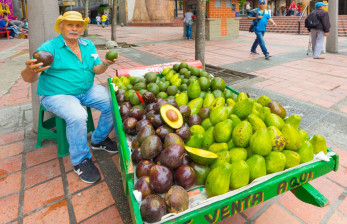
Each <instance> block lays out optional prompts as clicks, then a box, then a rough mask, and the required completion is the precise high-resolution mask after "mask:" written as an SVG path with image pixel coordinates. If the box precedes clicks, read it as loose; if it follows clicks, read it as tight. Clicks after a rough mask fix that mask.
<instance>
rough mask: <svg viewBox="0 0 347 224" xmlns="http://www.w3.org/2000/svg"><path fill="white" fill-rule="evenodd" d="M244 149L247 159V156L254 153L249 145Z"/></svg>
mask: <svg viewBox="0 0 347 224" xmlns="http://www.w3.org/2000/svg"><path fill="white" fill-rule="evenodd" d="M246 150H247V159H248V158H249V157H252V156H253V155H254V153H253V151H252V148H251V146H248V147H247V148H246Z"/></svg>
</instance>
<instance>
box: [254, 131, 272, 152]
mask: <svg viewBox="0 0 347 224" xmlns="http://www.w3.org/2000/svg"><path fill="white" fill-rule="evenodd" d="M250 146H251V148H252V151H253V153H254V154H258V155H261V156H266V155H268V154H269V153H270V152H271V150H272V141H271V136H270V132H269V130H268V129H267V128H261V129H259V130H258V131H256V132H255V133H254V134H253V135H252V137H251V139H250Z"/></svg>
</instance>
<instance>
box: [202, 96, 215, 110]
mask: <svg viewBox="0 0 347 224" xmlns="http://www.w3.org/2000/svg"><path fill="white" fill-rule="evenodd" d="M214 100H215V98H214V95H213V93H206V95H205V98H204V102H203V106H202V107H210V106H211V105H212V103H213V101H214Z"/></svg>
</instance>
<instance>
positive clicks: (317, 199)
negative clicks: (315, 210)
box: [292, 183, 329, 207]
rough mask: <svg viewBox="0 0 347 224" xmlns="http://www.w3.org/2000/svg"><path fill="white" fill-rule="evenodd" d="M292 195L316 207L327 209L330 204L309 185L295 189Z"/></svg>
mask: <svg viewBox="0 0 347 224" xmlns="http://www.w3.org/2000/svg"><path fill="white" fill-rule="evenodd" d="M292 193H293V194H294V195H295V197H297V198H298V199H300V200H301V201H303V202H306V203H308V204H311V205H314V206H318V207H325V206H327V205H328V204H329V200H328V199H327V198H325V197H324V195H322V194H321V193H320V192H319V191H318V190H317V189H316V188H314V187H313V186H312V185H311V184H309V183H306V184H303V185H301V186H300V187H297V188H295V189H293V190H292Z"/></svg>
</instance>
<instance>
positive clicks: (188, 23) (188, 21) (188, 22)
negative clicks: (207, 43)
mask: <svg viewBox="0 0 347 224" xmlns="http://www.w3.org/2000/svg"><path fill="white" fill-rule="evenodd" d="M194 17H195V15H194V14H193V12H192V9H188V12H186V13H185V14H184V20H183V23H184V25H185V27H186V38H187V40H192V39H193V38H192V28H193V18H194Z"/></svg>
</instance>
